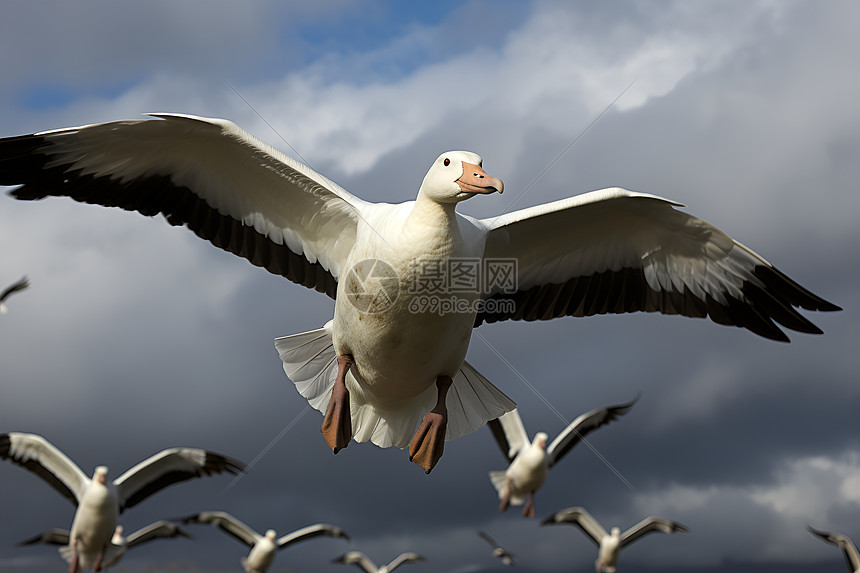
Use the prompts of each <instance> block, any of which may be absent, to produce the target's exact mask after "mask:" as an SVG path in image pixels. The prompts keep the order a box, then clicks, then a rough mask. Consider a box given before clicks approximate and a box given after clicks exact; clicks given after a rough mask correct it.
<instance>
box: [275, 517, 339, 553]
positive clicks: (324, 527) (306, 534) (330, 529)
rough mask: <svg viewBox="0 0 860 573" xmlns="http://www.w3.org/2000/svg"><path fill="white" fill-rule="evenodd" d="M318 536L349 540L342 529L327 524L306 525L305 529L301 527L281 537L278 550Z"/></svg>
mask: <svg viewBox="0 0 860 573" xmlns="http://www.w3.org/2000/svg"><path fill="white" fill-rule="evenodd" d="M320 536H328V537H341V538H343V539H349V536H348V535H347V534H346V533H344V531H343V529H341V528H339V527H335V526H333V525H329V524H327V523H317V524H314V525H308V526H307V527H303V528H301V529H297V530H296V531H293V532H292V533H288V534H287V535H284V536H282V537H281V538H279V539H278V549H284V548H285V547H289V546H290V545H292V544H294V543H298V542H299V541H304V540H305V539H312V538H314V537H320Z"/></svg>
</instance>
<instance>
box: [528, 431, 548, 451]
mask: <svg viewBox="0 0 860 573" xmlns="http://www.w3.org/2000/svg"><path fill="white" fill-rule="evenodd" d="M548 439H549V436H548V435H547V434H545V433H544V432H538V433H537V434H535V438H534V440H532V447H533V448H540V449H541V450H546V441H547V440H548Z"/></svg>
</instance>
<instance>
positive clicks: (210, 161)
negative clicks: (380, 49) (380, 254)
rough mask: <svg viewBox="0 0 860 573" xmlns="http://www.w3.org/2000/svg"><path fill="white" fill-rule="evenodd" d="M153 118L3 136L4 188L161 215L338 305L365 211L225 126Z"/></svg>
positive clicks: (29, 196) (0, 168) (0, 171)
mask: <svg viewBox="0 0 860 573" xmlns="http://www.w3.org/2000/svg"><path fill="white" fill-rule="evenodd" d="M149 115H151V116H153V117H155V118H156V119H145V120H137V121H115V122H110V123H102V124H95V125H85V126H81V127H72V128H66V129H57V130H52V131H45V132H41V133H34V134H31V135H24V136H19V137H9V138H5V139H0V185H19V187H18V188H17V189H14V190H13V191H12V192H11V195H12V196H13V197H15V198H17V199H24V200H33V199H42V198H44V197H48V196H68V197H71V198H72V199H74V200H75V201H80V202H83V203H93V204H98V205H104V206H107V207H119V208H121V209H125V210H128V211H138V212H140V213H142V214H144V215H148V216H154V215H156V214H158V213H161V214H162V215H164V217H165V218H166V219H167V221H168V222H169V223H170V224H172V225H186V226H187V227H188V228H189V229H191V230H192V231H194V232H195V233H196V234H197V235H198V236H200V237H202V238H203V239H206V240H207V241H210V242H211V243H212V244H214V245H215V246H217V247H219V248H222V249H224V250H226V251H229V252H231V253H234V254H236V255H239V256H241V257H244V258H245V259H247V260H248V261H250V262H251V263H252V264H254V265H257V266H261V267H264V268H266V269H267V270H269V271H270V272H272V273H274V274H278V275H282V276H284V277H286V278H288V279H290V280H291V281H293V282H295V283H299V284H302V285H304V286H307V287H310V288H314V289H316V290H318V291H320V292H324V293H326V294H328V295H329V296H330V297H332V298H334V296H335V293H336V290H337V288H336V287H337V279H338V276H339V274H340V271H341V266H342V264H343V263H344V262H345V260H346V256H347V254H348V253H349V251H350V249H351V248H352V245H353V243H354V242H355V232H356V225H357V222H358V220H359V218H360V213H359V211H360V210H361V209H362V207H363V206H364V205H369V203H366V202H364V201H362V200H360V199H358V198H357V197H355V196H353V195H351V194H349V193H348V192H347V191H345V190H344V189H342V188H341V187H339V186H338V185H336V184H335V183H333V182H331V181H329V180H328V179H327V178H325V177H324V176H322V175H320V174H319V173H316V172H315V171H313V170H312V169H310V168H309V167H307V166H306V165H303V164H301V163H299V162H298V161H295V160H293V159H292V158H290V157H288V156H287V155H285V154H283V153H281V152H280V151H278V150H276V149H275V148H273V147H271V146H269V145H267V144H266V143H263V142H262V141H260V140H259V139H257V138H256V137H254V136H253V135H251V134H249V133H247V132H246V131H244V130H242V129H241V128H239V127H238V126H237V125H236V124H234V123H232V122H230V121H226V120H223V119H212V118H204V117H196V116H191V115H179V114H163V113H162V114H149Z"/></svg>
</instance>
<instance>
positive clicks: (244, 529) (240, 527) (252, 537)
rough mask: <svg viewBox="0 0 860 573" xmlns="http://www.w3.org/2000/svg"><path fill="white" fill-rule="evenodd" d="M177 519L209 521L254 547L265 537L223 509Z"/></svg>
mask: <svg viewBox="0 0 860 573" xmlns="http://www.w3.org/2000/svg"><path fill="white" fill-rule="evenodd" d="M177 521H180V522H182V523H208V524H210V525H212V526H214V527H217V528H218V529H220V530H221V531H223V532H224V533H226V534H227V535H229V536H231V537H233V538H235V539H236V540H237V541H239V542H240V543H244V544H245V545H247V546H248V547H254V544H255V543H257V541H259V540H260V539H262V538H263V536H262V535H260V534H259V533H257V532H256V531H254V529H252V528H251V527H249V526H248V525H246V524H245V523H243V522H241V521H239V520H238V519H236V518H235V517H233V516H232V515H230V514H229V513H226V512H223V511H203V512H201V513H195V514H194V515H189V516H188V517H183V518H182V519H179V520H177Z"/></svg>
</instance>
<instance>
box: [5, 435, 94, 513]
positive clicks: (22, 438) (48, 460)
mask: <svg viewBox="0 0 860 573" xmlns="http://www.w3.org/2000/svg"><path fill="white" fill-rule="evenodd" d="M0 460H9V461H11V462H12V463H14V464H17V465H19V466H21V467H23V468H26V469H28V470H30V471H31V472H33V473H34V474H36V475H37V476H39V477H40V478H42V479H43V480H45V481H46V482H47V483H48V485H50V486H51V487H53V488H54V489H55V490H57V491H58V492H60V494H62V496H63V497H65V498H66V499H68V500H69V501H71V502H72V503H74V504H75V505H77V504H78V502H79V501H80V500H81V497H82V496H83V494H84V492H85V491H86V489H87V487H88V486H89V484H90V478H88V477H87V476H86V474H84V472H83V471H82V470H81V468H79V467H78V465H77V464H76V463H75V462H73V461H72V460H70V459H69V458H68V456H66V454H64V453H63V452H61V451H60V450H59V449H58V448H57V447H56V446H54V445H53V444H52V443H51V442H49V441H48V440H46V439H45V438H43V437H42V436H38V435H36V434H26V433H22V432H9V433H8V434H0Z"/></svg>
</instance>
